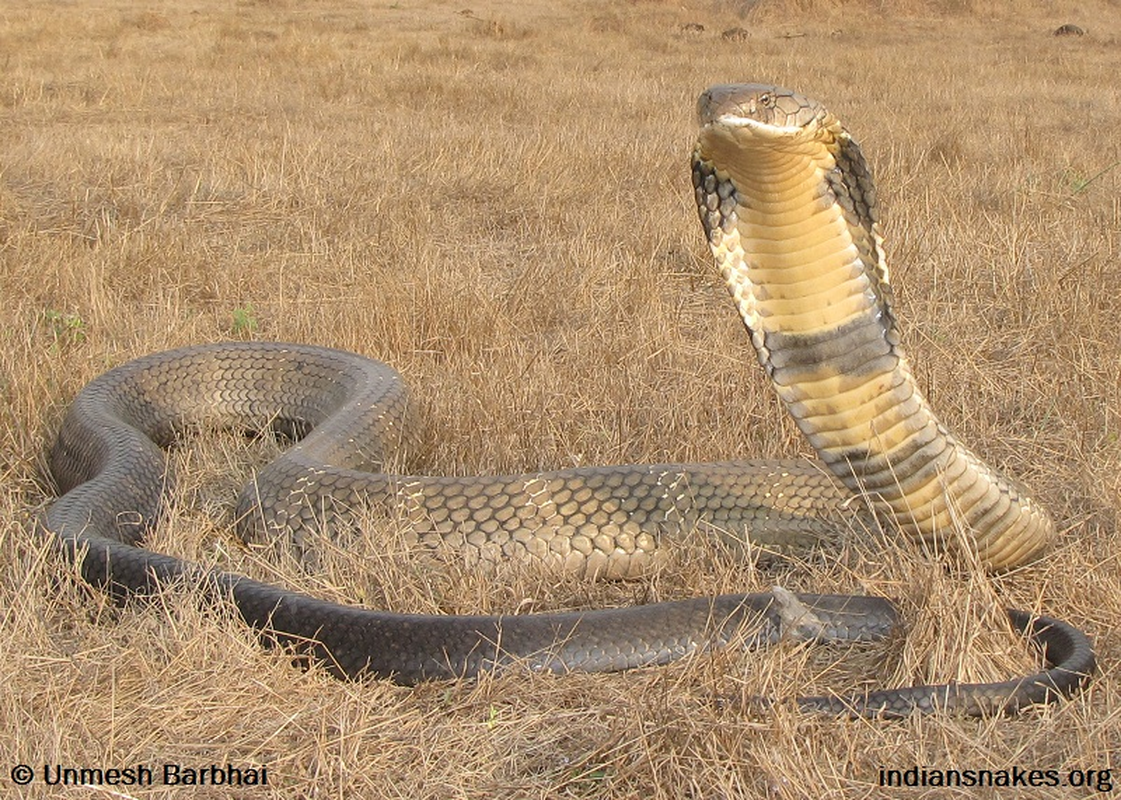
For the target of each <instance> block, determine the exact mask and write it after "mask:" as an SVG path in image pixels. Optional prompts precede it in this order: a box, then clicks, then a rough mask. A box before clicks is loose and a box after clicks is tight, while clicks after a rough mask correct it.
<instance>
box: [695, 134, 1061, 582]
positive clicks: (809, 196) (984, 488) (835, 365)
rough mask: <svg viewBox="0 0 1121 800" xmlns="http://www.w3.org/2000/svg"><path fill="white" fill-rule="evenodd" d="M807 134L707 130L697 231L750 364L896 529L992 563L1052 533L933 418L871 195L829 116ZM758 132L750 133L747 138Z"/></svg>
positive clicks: (698, 168) (823, 454) (854, 153)
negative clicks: (755, 362) (912, 362)
mask: <svg viewBox="0 0 1121 800" xmlns="http://www.w3.org/2000/svg"><path fill="white" fill-rule="evenodd" d="M819 122H820V124H817V125H814V126H811V127H812V130H810V131H809V132H802V131H799V132H798V133H797V134H790V133H789V129H787V130H786V131H784V132H783V133H784V135H783V136H777V135H775V136H772V135H766V136H759V135H755V136H744V135H743V131H742V130H740V129H728V128H724V127H722V126H720V125H706V126H705V127H704V128H703V130H702V133H701V136H700V139H699V141H698V144H697V148H696V150H695V151H694V155H693V185H694V188H695V192H696V200H697V207H698V210H699V213H700V218H701V223H702V225H703V227H704V229H705V233H706V235H707V238H708V241H709V244H710V246H711V248H712V252H713V255H714V257H715V259H716V263H717V266H718V267H719V269H720V271H721V274H722V276H723V277H724V280H725V282H726V284H727V287H728V290H729V292H730V293H731V295H732V297H733V299H734V301H735V303H736V305H737V307H738V309H739V312H740V315H741V317H742V318H743V321H744V323H745V324H746V326H747V328H748V330H749V331H750V333H751V340H752V343H753V344H754V346H755V350H756V353H757V354H758V357H759V361H760V363H761V364H762V365H763V367H764V369H766V371H767V374H768V375H769V376H770V378H771V380H772V382H773V384H774V386H775V389H776V391H777V392H778V394H779V397H780V398H781V399H782V401H783V403H784V404H785V405H786V408H787V409H788V410H789V412H790V413H791V415H792V416H793V417H794V419H795V421H796V422H797V424H798V427H799V428H800V429H801V431H802V432H803V433H804V434H805V435H806V437H807V438H808V439H809V441H810V443H811V445H812V446H813V447H814V449H815V450H816V451H817V453H818V455H819V456H820V458H821V459H822V461H823V462H825V464H826V465H827V466H828V467H829V469H830V471H831V472H832V473H833V474H834V475H835V476H836V477H837V478H838V479H840V480H841V482H842V483H844V484H845V486H846V487H847V488H848V489H849V490H850V491H852V492H854V493H857V494H861V495H863V496H865V497H866V498H867V499H868V501H869V503H870V504H871V505H872V507H873V508H874V509H875V510H876V511H877V512H878V513H880V514H881V515H883V516H886V517H887V518H888V519H889V521H890V522H891V523H892V524H893V525H895V526H896V527H897V528H899V529H901V530H903V531H904V532H906V533H908V534H909V535H911V536H912V537H914V538H918V539H922V540H927V541H955V542H958V543H962V540H963V537H961V536H958V535H956V534H957V533H958V532H960V531H965V533H966V537H964V543H965V544H966V545H967V546H969V547H971V548H972V549H974V550H975V551H976V552H977V553H978V555H979V556H980V558H981V560H982V562H983V563H985V564H986V565H987V566H989V567H991V568H1004V567H1008V566H1012V565H1014V564H1017V563H1020V562H1022V561H1023V560H1025V559H1027V558H1029V557H1031V556H1032V555H1034V554H1035V553H1036V552H1038V551H1039V549H1041V548H1042V547H1043V545H1044V544H1046V542H1047V541H1048V540H1049V539H1051V538H1052V536H1053V532H1054V528H1053V525H1052V523H1051V521H1050V519H1049V518H1048V517H1047V515H1046V513H1045V512H1043V511H1042V509H1040V508H1039V507H1038V506H1037V505H1035V504H1034V503H1033V502H1032V501H1031V500H1030V498H1028V497H1027V495H1026V494H1025V493H1024V492H1023V491H1022V490H1021V489H1019V488H1018V487H1017V486H1016V485H1015V484H1014V483H1013V482H1012V481H1010V480H1009V479H1007V478H1005V477H1004V476H1002V475H1000V474H999V473H997V472H996V471H995V470H993V469H991V468H990V467H988V466H987V465H986V464H985V463H984V462H982V461H981V460H980V459H979V458H977V457H976V456H975V455H974V454H973V453H971V452H970V451H969V450H968V449H967V448H965V447H964V446H963V445H962V444H961V443H960V442H958V441H957V440H956V439H955V438H954V437H953V436H952V435H951V434H950V433H949V431H947V430H946V428H945V427H944V426H943V425H942V424H941V423H940V422H939V421H938V419H937V417H936V416H935V415H934V412H933V411H932V410H931V408H930V406H929V404H928V403H927V401H926V400H925V398H924V397H923V395H922V392H921V391H920V390H919V388H918V386H917V384H916V382H915V380H914V377H913V375H912V373H911V369H910V366H909V365H908V362H907V359H906V357H905V355H904V352H903V350H902V348H901V347H900V335H899V330H898V326H897V323H896V319H895V315H894V313H893V312H892V305H891V303H892V293H891V286H890V284H889V283H888V273H887V267H886V260H885V257H884V251H883V246H882V243H883V239H882V236H881V235H880V230H879V225H878V222H877V218H876V192H875V185H874V183H873V180H872V176H871V173H870V171H869V169H868V167H867V165H866V163H865V161H864V157H863V155H862V154H861V151H860V148H859V147H858V146H857V144H856V142H855V141H853V140H852V139H851V137H849V135H848V133H847V132H845V131H844V129H843V128H842V127H841V126H840V123H839V122H837V121H836V120H835V119H834V118H833V117H832V116H831V115H826V116H825V118H824V119H823V120H820V121H819ZM756 133H757V132H756Z"/></svg>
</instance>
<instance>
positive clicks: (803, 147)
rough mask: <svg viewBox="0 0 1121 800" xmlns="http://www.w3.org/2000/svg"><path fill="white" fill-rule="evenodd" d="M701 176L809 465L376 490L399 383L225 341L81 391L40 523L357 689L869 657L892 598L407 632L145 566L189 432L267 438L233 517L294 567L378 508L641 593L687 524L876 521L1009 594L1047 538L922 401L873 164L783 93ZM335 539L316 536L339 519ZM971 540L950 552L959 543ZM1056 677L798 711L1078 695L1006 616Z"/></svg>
mask: <svg viewBox="0 0 1121 800" xmlns="http://www.w3.org/2000/svg"><path fill="white" fill-rule="evenodd" d="M699 117H700V125H701V131H700V136H699V139H698V142H697V145H696V147H695V149H694V151H693V158H692V174H693V186H694V188H695V194H696V201H697V207H698V210H699V213H700V219H701V223H702V225H703V227H704V231H705V234H706V236H707V238H708V242H709V244H710V246H711V249H712V252H713V254H714V256H715V260H716V263H717V265H718V267H719V268H720V271H721V273H722V275H723V277H724V279H725V281H726V282H727V285H728V289H729V291H730V292H731V295H732V297H733V299H734V301H735V303H736V305H737V307H738V309H739V312H740V314H741V316H742V317H743V321H744V322H745V324H746V325H747V328H748V330H749V332H750V334H751V340H752V342H753V343H754V346H755V349H756V351H757V353H758V356H759V360H760V362H761V363H762V365H763V367H764V368H765V369H766V371H767V374H768V375H769V376H770V378H771V380H772V382H773V383H774V386H775V388H776V390H777V391H778V394H779V396H780V397H781V399H782V401H783V402H784V403H785V404H786V407H787V408H788V409H789V411H790V413H791V414H792V415H793V417H794V419H795V420H796V421H797V424H798V426H799V427H800V428H801V430H802V431H803V433H804V434H805V435H806V436H807V437H808V439H809V441H810V442H811V444H812V445H813V447H814V449H815V450H816V451H817V453H818V454H819V456H820V459H821V463H817V464H814V463H808V462H805V461H776V462H764V461H739V462H726V463H715V464H694V465H680V464H663V465H643V466H618V467H594V468H578V469H567V470H561V471H556V472H546V473H538V474H531V475H519V476H506V477H433V476H400V475H390V474H387V473H386V471H385V470H386V465H387V464H389V463H391V459H393V458H394V457H395V456H394V454H395V453H396V452H397V450H398V449H399V448H401V447H403V446H407V444H408V442H409V438H410V434H409V432H408V430H407V428H406V426H405V419H406V406H407V399H406V391H405V389H404V388H403V384H402V382H401V380H400V378H399V377H398V375H397V374H396V373H395V372H394V371H393V370H391V369H390V368H389V367H387V366H385V365H383V364H381V363H378V362H374V361H370V360H368V359H365V358H362V357H359V356H356V355H353V354H350V353H345V352H341V351H337V350H330V349H326V348H321V347H312V346H307V345H293V344H279V343H227V344H215V345H203V346H194V347H187V348H184V349H180V350H173V351H169V352H165V353H157V354H154V355H150V356H146V357H143V358H140V359H138V360H135V361H132V362H130V363H127V364H125V365H123V366H120V367H118V368H116V369H114V370H111V371H110V372H107V373H105V374H104V375H102V376H101V377H99V378H97V379H95V380H94V381H92V382H91V383H90V384H89V385H88V386H87V387H86V388H85V389H84V390H82V392H81V393H80V394H79V395H78V397H77V398H76V399H75V401H74V403H73V405H72V406H71V408H70V410H69V412H68V414H67V416H66V418H65V419H64V421H63V423H62V427H61V430H60V432H59V435H58V439H57V441H56V443H55V445H54V447H53V448H52V450H51V453H50V468H51V471H52V473H53V477H54V480H55V482H56V484H57V487H58V489H59V491H60V493H61V497H59V499H58V500H57V501H55V502H54V503H53V505H51V506H50V507H49V508H48V510H47V511H46V513H45V515H44V517H43V520H42V525H43V527H44V528H45V529H46V530H47V531H49V532H51V533H52V534H53V535H54V536H55V537H56V539H57V541H59V542H60V543H61V545H62V549H63V551H64V552H65V553H67V554H68V555H69V556H70V557H71V558H73V559H76V560H77V561H78V562H80V569H81V574H82V575H83V577H84V578H85V579H86V580H87V581H89V582H91V583H93V584H95V585H97V586H101V587H106V588H108V589H109V590H110V591H112V592H114V593H115V594H118V595H144V594H148V593H151V592H153V591H155V590H157V589H158V588H159V586H161V585H163V584H165V583H167V582H169V581H174V580H176V579H183V578H188V579H195V580H197V581H198V584H199V585H200V586H202V587H204V590H206V591H209V592H210V593H211V594H212V595H213V596H215V597H218V598H228V597H232V600H233V602H234V604H235V605H236V608H237V611H238V613H239V614H240V616H241V617H242V618H243V619H244V620H245V621H246V622H247V623H249V624H250V625H252V626H253V627H254V628H256V629H258V630H260V631H261V632H262V634H263V635H264V636H265V638H266V639H267V640H268V641H271V642H279V643H281V644H283V645H286V646H290V647H293V648H296V649H298V650H300V651H301V652H303V653H304V654H305V655H306V656H308V657H310V658H312V659H314V660H317V661H318V662H320V663H322V664H323V665H324V666H325V667H326V668H327V669H328V670H330V671H331V672H333V673H335V674H337V675H339V676H341V677H347V678H355V677H361V676H373V677H387V678H391V679H394V680H396V681H398V682H401V683H405V684H410V683H415V682H417V681H421V680H427V679H438V678H463V677H471V676H475V675H477V674H478V673H480V672H482V671H494V670H502V669H508V668H511V667H513V666H520V667H522V668H528V669H531V670H540V671H552V672H565V671H569V670H618V669H625V668H631V667H637V666H641V665H648V664H661V663H664V662H667V661H670V660H672V659H675V658H679V657H681V656H683V655H685V654H688V653H692V652H698V651H703V650H707V649H710V648H713V647H717V646H722V645H724V644H727V643H729V642H732V641H735V642H742V641H748V642H752V641H770V640H773V639H775V638H778V637H780V636H783V635H793V636H796V637H800V638H806V639H825V640H833V639H858V640H859V639H875V638H880V637H883V636H885V635H886V634H887V633H888V631H890V630H891V628H892V626H893V625H894V624H895V623H896V618H897V612H896V610H895V607H894V606H893V605H892V604H891V603H890V602H888V601H887V600H885V599H883V598H876V597H846V596H837V595H793V594H791V593H789V592H786V591H784V590H781V589H779V588H777V587H776V589H775V590H774V591H772V592H770V593H762V594H748V595H725V596H720V597H713V598H700V599H691V600H681V601H675V602H665V603H654V604H649V605H641V606H636V607H630V608H616V609H600V610H592V611H574V612H559V613H541V614H524V615H517V614H512V615H491V616H485V615H479V616H471V615H466V616H457V615H419V614H404V613H391V612H387V611H382V610H370V609H363V608H357V607H350V606H343V605H338V604H334V603H329V602H326V601H323V600H318V599H315V598H312V597H309V596H306V595H303V594H300V593H297V592H295V591H289V590H286V589H282V588H278V587H275V586H271V585H267V584H264V583H261V582H258V581H255V580H251V579H249V578H247V577H244V576H240V575H236V574H231V573H227V572H222V571H218V570H212V569H204V568H203V567H201V566H199V565H196V564H192V563H189V562H187V561H183V560H180V559H177V558H173V557H170V556H167V555H162V554H159V553H155V552H152V551H150V550H147V549H144V548H142V547H140V546H139V545H140V543H141V541H142V539H143V538H144V535H145V534H146V532H147V531H148V530H150V529H151V527H152V526H153V525H154V524H155V523H156V522H157V520H158V519H159V517H160V514H161V509H162V507H163V504H164V502H165V501H164V498H165V496H166V492H167V491H168V484H169V482H170V480H171V476H170V475H168V474H166V473H167V469H166V457H165V455H164V453H163V451H162V450H161V447H163V446H167V445H169V444H170V443H172V442H174V441H175V440H176V439H177V438H178V437H180V436H181V435H182V434H183V433H184V432H185V431H188V430H190V429H192V428H195V427H197V426H199V425H201V424H207V425H213V424H219V425H223V426H228V427H231V428H234V429H238V428H240V429H248V428H253V429H261V428H264V427H268V426H271V427H272V428H274V429H276V430H278V431H280V432H282V433H284V434H287V435H288V436H289V437H290V438H292V439H294V440H295V443H294V444H293V445H292V446H291V447H290V449H288V450H287V451H286V452H285V453H284V454H283V455H282V456H281V457H279V458H278V459H277V460H275V461H274V462H273V463H272V464H270V465H268V466H266V467H265V468H264V469H262V470H261V471H260V472H259V474H258V476H257V478H256V481H255V482H253V483H252V484H251V485H250V486H248V487H247V488H246V489H245V490H244V491H243V493H242V495H241V497H240V499H239V501H238V505H237V516H238V519H239V525H240V528H241V532H242V534H243V535H256V536H264V537H265V538H271V539H277V538H287V539H289V540H292V541H294V542H295V543H296V544H300V543H301V542H304V541H305V539H306V537H305V534H306V533H307V532H308V531H313V530H317V529H321V527H322V525H323V524H325V523H327V524H330V520H329V518H332V517H335V516H337V515H342V516H345V515H347V514H351V513H355V512H356V511H361V510H362V509H366V510H369V509H371V508H379V509H384V508H390V509H393V512H394V513H396V514H399V515H400V516H401V517H403V518H404V519H405V520H406V521H407V522H408V523H409V525H410V529H411V533H410V534H409V535H410V536H411V537H412V539H413V540H415V541H416V542H417V543H420V544H432V545H434V546H451V547H456V548H459V549H461V550H462V551H463V552H464V553H465V554H466V555H467V556H468V558H469V559H471V560H473V561H475V562H482V563H485V562H493V561H497V560H500V559H507V558H518V557H527V558H535V559H540V560H544V561H546V562H550V563H552V564H555V565H556V566H558V567H559V568H562V569H567V570H570V571H576V572H581V573H583V574H586V575H588V576H590V577H596V576H605V577H628V576H632V575H637V574H639V573H641V572H643V571H644V570H646V569H647V568H648V567H649V566H650V564H651V563H653V562H655V561H656V560H657V559H658V558H660V557H661V554H662V553H663V552H664V547H663V546H662V545H663V544H664V543H665V542H667V541H669V540H672V539H673V537H674V536H677V535H680V534H683V533H685V532H688V531H689V530H692V529H695V528H697V527H698V526H702V527H705V528H706V529H709V530H718V531H722V532H723V533H724V535H726V536H730V537H732V538H736V539H740V540H747V541H751V542H755V543H762V544H764V545H768V546H775V547H778V548H782V547H785V546H788V545H793V544H799V543H804V542H805V541H807V540H813V539H815V538H819V537H821V536H822V535H824V534H823V533H822V532H823V531H826V530H828V529H829V527H830V523H829V519H830V518H831V517H832V518H834V519H835V518H836V516H837V515H844V514H845V513H852V512H850V511H847V509H848V508H849V506H850V505H852V504H853V502H854V498H855V502H856V503H857V504H865V505H866V507H867V508H870V509H871V512H872V513H874V514H875V515H877V516H878V517H879V518H880V519H882V520H884V521H886V522H888V523H890V524H891V525H892V526H894V527H895V528H896V529H897V530H899V531H901V532H903V533H904V534H906V535H907V536H909V537H912V538H914V539H916V540H920V541H927V542H933V543H936V544H940V545H941V546H944V547H946V548H947V549H954V548H958V549H959V550H960V549H962V548H964V549H966V550H969V551H970V552H972V553H973V554H974V555H975V556H976V557H977V558H979V559H980V561H981V562H982V563H983V564H984V565H986V566H987V567H989V568H991V569H994V570H1000V569H1005V568H1008V567H1011V566H1013V565H1016V564H1020V563H1022V562H1024V561H1026V560H1028V559H1029V558H1032V557H1034V556H1036V555H1037V554H1038V553H1039V552H1040V551H1041V549H1042V548H1043V547H1044V546H1045V545H1046V544H1047V543H1048V541H1050V540H1051V539H1052V537H1053V536H1054V526H1053V524H1052V522H1051V520H1050V519H1049V518H1048V516H1047V514H1046V513H1045V512H1044V511H1043V510H1042V509H1041V508H1040V507H1039V506H1038V505H1037V504H1036V503H1035V502H1034V501H1033V500H1032V499H1031V498H1030V497H1029V496H1028V495H1027V494H1026V493H1025V492H1024V491H1023V490H1022V489H1020V488H1019V487H1018V486H1017V485H1016V484H1014V483H1013V482H1012V481H1010V480H1008V479H1006V478H1005V477H1003V476H1001V475H1000V474H999V473H997V472H996V471H995V470H993V469H992V468H990V467H989V466H987V465H986V464H984V463H983V462H982V461H981V460H980V459H979V458H977V457H976V456H975V455H973V454H972V453H971V452H970V451H969V450H967V449H966V448H965V447H964V446H962V445H961V444H960V443H959V442H958V441H957V440H956V439H955V438H954V437H953V436H952V435H951V434H950V433H949V432H948V431H947V430H946V428H945V427H943V425H942V424H941V423H940V422H939V421H938V419H937V418H936V417H935V416H934V413H933V411H932V410H931V409H930V407H929V405H928V404H927V402H926V400H925V399H924V397H923V395H922V393H921V392H920V390H919V388H918V387H917V386H916V384H915V380H914V378H913V376H912V374H911V370H910V368H909V366H908V362H907V359H906V358H905V356H904V353H903V351H902V350H901V348H900V336H899V331H898V328H897V324H896V319H895V316H894V314H893V312H892V294H891V287H890V285H889V283H888V274H887V266H886V263H885V258H884V252H883V248H882V238H881V235H880V230H879V226H878V223H877V216H876V214H877V203H876V189H875V186H874V184H873V181H872V176H871V174H870V172H869V170H868V167H867V165H866V164H865V161H864V157H863V155H862V154H861V151H860V148H859V147H858V146H857V144H856V142H855V141H853V139H852V138H851V137H850V136H849V134H848V132H847V131H846V130H845V128H844V127H843V126H842V125H841V123H840V122H839V121H838V120H837V118H836V117H835V116H833V114H832V113H830V112H829V111H828V110H826V109H825V108H824V107H823V106H822V105H821V104H819V103H817V102H815V101H812V100H809V99H807V98H805V97H802V96H800V95H798V94H796V93H794V92H791V91H787V90H784V89H779V88H776V87H769V86H758V85H737V86H716V87H713V88H711V89H709V90H708V91H706V92H705V93H704V94H703V95H702V96H701V98H700V102H699ZM325 517H327V518H328V519H325ZM954 531H956V532H958V534H957V535H954V536H951V535H949V534H950V532H954ZM1009 618H1010V620H1011V622H1012V625H1013V627H1014V628H1016V629H1018V630H1019V631H1021V632H1022V633H1024V634H1025V635H1026V636H1027V637H1029V638H1030V639H1031V640H1032V641H1033V642H1034V643H1035V644H1036V646H1037V647H1038V648H1039V649H1040V650H1041V651H1042V652H1043V654H1044V656H1045V657H1046V659H1047V662H1048V664H1047V667H1046V668H1045V669H1043V670H1042V671H1040V672H1038V673H1036V674H1033V675H1030V676H1026V677H1020V678H1016V679H1012V680H1008V681H1004V682H1000V683H988V684H953V685H942V686H914V687H908V688H901V689H888V690H883V691H876V692H871V693H865V694H859V695H854V696H851V697H802V698H799V699H798V702H799V703H800V704H801V705H802V706H803V707H805V708H808V709H817V710H824V711H829V712H837V713H847V714H863V715H880V716H900V715H906V714H910V713H912V712H915V711H920V712H925V711H934V710H948V711H952V712H960V713H967V714H983V713H995V712H1001V711H1007V710H1012V709H1017V708H1020V707H1023V706H1025V705H1028V704H1032V703H1040V702H1049V701H1052V700H1054V699H1056V698H1058V697H1062V696H1067V695H1069V694H1071V693H1072V692H1074V691H1076V690H1077V689H1079V688H1080V687H1081V686H1082V685H1083V684H1084V682H1085V681H1086V680H1088V678H1089V676H1090V674H1091V673H1092V672H1093V669H1094V655H1093V652H1092V649H1091V645H1090V642H1089V640H1088V639H1087V637H1086V636H1085V635H1084V634H1082V633H1081V632H1080V631H1078V630H1077V629H1075V628H1073V627H1071V626H1070V625H1067V624H1066V623H1063V622H1060V621H1058V620H1055V619H1051V618H1048V617H1043V616H1037V615H1032V614H1027V613H1024V612H1020V611H1009Z"/></svg>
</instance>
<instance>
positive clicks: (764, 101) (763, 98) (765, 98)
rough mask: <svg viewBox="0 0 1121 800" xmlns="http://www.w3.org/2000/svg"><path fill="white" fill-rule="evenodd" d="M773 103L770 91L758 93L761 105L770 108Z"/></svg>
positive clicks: (773, 97) (773, 99)
mask: <svg viewBox="0 0 1121 800" xmlns="http://www.w3.org/2000/svg"><path fill="white" fill-rule="evenodd" d="M774 104H775V96H774V95H773V94H771V93H770V92H763V94H761V95H759V105H761V106H763V107H764V108H771V107H773V106H774Z"/></svg>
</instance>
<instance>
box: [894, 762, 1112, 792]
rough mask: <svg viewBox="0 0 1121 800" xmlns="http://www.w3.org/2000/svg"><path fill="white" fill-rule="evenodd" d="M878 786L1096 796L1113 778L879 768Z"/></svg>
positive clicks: (1076, 772) (1092, 773) (1081, 773)
mask: <svg viewBox="0 0 1121 800" xmlns="http://www.w3.org/2000/svg"><path fill="white" fill-rule="evenodd" d="M879 778H880V786H899V787H909V788H926V787H938V786H951V787H971V786H996V787H1003V786H1006V787H1008V788H1013V789H1015V788H1020V787H1025V788H1026V787H1029V786H1053V787H1058V786H1075V787H1085V788H1087V789H1092V790H1094V791H1098V792H1103V793H1104V792H1112V791H1113V778H1112V776H1111V775H1110V771H1109V770H1108V769H1071V770H1061V769H1028V768H1025V767H1020V766H1012V767H1008V768H1007V769H942V768H939V767H925V766H924V767H920V766H914V767H908V768H907V769H888V768H887V767H880V776H879Z"/></svg>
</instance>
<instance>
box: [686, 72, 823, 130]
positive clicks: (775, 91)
mask: <svg viewBox="0 0 1121 800" xmlns="http://www.w3.org/2000/svg"><path fill="white" fill-rule="evenodd" d="M828 116H829V112H828V111H827V110H826V109H825V107H824V106H823V105H822V104H821V103H819V102H817V101H816V100H811V99H810V98H808V97H805V96H803V95H800V94H798V93H797V92H792V91H791V90H789V89H783V88H781V87H779V86H769V85H767V84H760V83H737V84H721V85H718V86H712V87H710V88H709V89H707V90H705V92H704V93H703V94H702V95H701V96H700V99H698V100H697V118H698V121H699V122H700V125H701V128H702V130H711V129H714V128H720V129H722V130H724V131H726V132H728V133H733V134H734V133H736V132H740V131H742V132H744V133H750V134H751V135H752V136H760V137H766V138H781V137H787V138H789V137H791V136H792V135H799V134H806V133H810V134H813V133H814V132H816V129H817V128H819V127H820V126H821V124H822V123H825V122H826V120H827V118H828ZM799 138H800V136H799Z"/></svg>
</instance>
